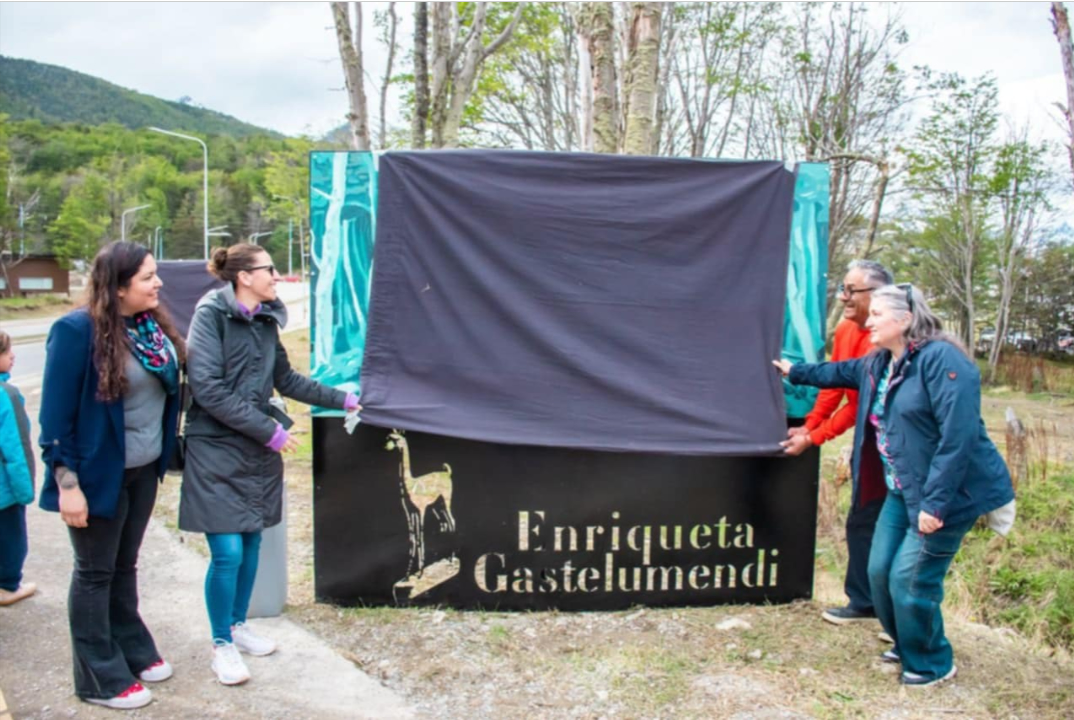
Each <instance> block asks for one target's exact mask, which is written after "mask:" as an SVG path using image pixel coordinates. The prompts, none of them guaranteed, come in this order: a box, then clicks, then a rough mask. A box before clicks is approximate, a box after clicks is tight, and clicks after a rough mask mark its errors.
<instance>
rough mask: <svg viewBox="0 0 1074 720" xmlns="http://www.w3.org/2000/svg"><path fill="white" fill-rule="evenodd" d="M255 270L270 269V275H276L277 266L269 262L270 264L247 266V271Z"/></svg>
mask: <svg viewBox="0 0 1074 720" xmlns="http://www.w3.org/2000/svg"><path fill="white" fill-rule="evenodd" d="M255 270H268V271H269V275H275V274H276V266H275V265H273V264H272V263H269V264H268V265H254V266H253V267H251V268H246V272H250V273H252V272H254V271H255Z"/></svg>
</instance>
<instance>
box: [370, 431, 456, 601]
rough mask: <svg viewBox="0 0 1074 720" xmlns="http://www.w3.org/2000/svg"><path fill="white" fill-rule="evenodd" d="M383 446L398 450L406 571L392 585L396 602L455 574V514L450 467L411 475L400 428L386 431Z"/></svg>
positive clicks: (406, 444)
mask: <svg viewBox="0 0 1074 720" xmlns="http://www.w3.org/2000/svg"><path fill="white" fill-rule="evenodd" d="M385 449H387V450H389V451H394V450H398V451H399V453H400V455H401V458H400V463H399V499H400V503H401V504H402V506H403V512H404V513H405V514H406V519H407V537H408V543H409V548H408V551H409V552H408V560H407V568H406V574H405V575H404V576H403V577H402V578H401V579H399V580H398V581H396V582H395V584H394V585H393V586H392V593H393V595H394V596H395V599H396V601H410V600H414V599H416V598H418V597H419V596H420V595H422V594H423V593H425V592H428V591H429V590H430V589H431V588H433V587H436V586H437V585H439V584H441V583H443V582H444V581H446V580H448V579H450V578H452V577H454V576H455V575H457V574H458V573H459V560H458V558H457V557H456V556H455V549H454V536H455V517H454V516H453V515H452V514H451V494H452V481H451V466H450V465H448V464H447V463H444V465H443V467H444V469H443V470H437V471H435V472H430V473H425V474H424V475H419V476H418V477H414V475H413V473H412V472H411V469H410V468H411V464H410V446H409V444H408V443H407V439H406V437H405V436H404V434H403V432H402V431H401V430H392V431H391V432H390V433H389V434H388V442H387V444H386V445H385Z"/></svg>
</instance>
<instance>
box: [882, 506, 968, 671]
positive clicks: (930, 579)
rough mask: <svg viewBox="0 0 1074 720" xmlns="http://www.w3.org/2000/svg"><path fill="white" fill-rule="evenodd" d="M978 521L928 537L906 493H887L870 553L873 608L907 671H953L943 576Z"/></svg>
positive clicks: (941, 529)
mask: <svg viewBox="0 0 1074 720" xmlns="http://www.w3.org/2000/svg"><path fill="white" fill-rule="evenodd" d="M974 522H975V520H970V521H967V522H962V523H958V524H956V525H944V527H942V528H940V529H939V530H937V531H936V532H934V533H931V534H929V535H924V534H922V533H921V532H919V531H918V529H917V522H916V518H915V521H914V524H913V525H911V524H910V519H909V518H908V517H907V515H906V501H905V500H904V499H903V496H902V495H901V494H896V493H893V492H892V493H888V497H887V499H886V500H885V501H884V507H883V508H882V509H881V510H880V517H879V518H878V519H877V521H876V533H875V534H874V535H873V549H872V552H871V553H870V554H869V584H870V586H871V587H872V592H873V606H874V607H875V608H876V616H877V618H879V619H880V624H881V625H882V626H883V627H884V631H885V632H886V633H887V634H888V635H890V636H891V637H892V638H893V639H894V640H895V652H897V653H899V657H900V658H902V669H903V671H904V672H913V673H917V674H918V675H922V676H924V677H926V678H929V679H930V680H932V679H936V678H939V677H943V676H944V675H946V674H947V673H948V672H950V671H951V667H952V665H953V664H954V653H953V651H952V650H951V643H949V642H948V641H947V637H946V635H944V626H943V615H942V614H941V613H940V604H941V603H942V602H943V579H944V576H945V575H946V574H947V569H948V568H949V567H950V566H951V561H952V560H953V559H954V557H955V553H956V552H958V548H959V546H960V545H961V544H962V538H963V537H964V536H965V535H966V533H967V532H969V530H970V528H972V527H973V524H974Z"/></svg>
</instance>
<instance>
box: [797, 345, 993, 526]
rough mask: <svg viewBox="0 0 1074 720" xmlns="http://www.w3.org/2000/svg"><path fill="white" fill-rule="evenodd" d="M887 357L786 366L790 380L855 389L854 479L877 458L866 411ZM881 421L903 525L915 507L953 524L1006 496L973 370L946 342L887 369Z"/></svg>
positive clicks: (918, 349) (911, 352)
mask: <svg viewBox="0 0 1074 720" xmlns="http://www.w3.org/2000/svg"><path fill="white" fill-rule="evenodd" d="M890 361H891V353H890V352H889V351H887V350H879V351H877V352H874V353H871V354H869V355H866V356H865V357H862V358H858V359H856V360H847V361H845V362H839V363H817V364H805V363H803V364H798V365H794V366H792V367H791V372H790V375H789V379H790V381H791V382H792V383H795V384H797V385H814V386H816V387H842V388H857V389H858V419H857V426H856V427H855V429H854V457H853V461H852V463H851V468H852V470H853V473H854V477H855V479H857V478H858V477H859V476H860V474H861V473H862V472H866V471H867V468H865V467H864V466H863V465H864V463H870V462H871V463H879V462H880V458H879V455H878V454H877V453H876V452H875V450H876V431H875V428H874V427H873V425H872V423H870V422H869V415H870V412H871V408H872V406H873V402H874V401H875V399H876V389H877V385H878V384H879V383H880V378H881V377H882V375H883V372H884V369H885V368H886V367H887V365H888V363H889V362H890ZM884 419H885V427H886V429H887V438H888V447H889V448H890V451H891V460H892V463H893V465H894V466H895V475H896V476H897V477H898V478H899V482H900V483H901V484H902V486H903V490H902V491H903V496H904V499H905V500H906V510H907V514H908V516H909V520H910V525H911V527H917V515H918V512H919V511H921V510H924V511H925V512H926V513H928V514H929V515H932V516H933V517H937V518H939V519H940V520H943V521H944V523H946V524H957V523H960V522H963V521H966V520H972V519H974V518H977V517H979V516H981V515H984V514H985V513H988V512H991V511H992V510H995V509H996V508H998V507H1002V506H1003V505H1006V504H1007V503H1008V502H1010V501H1011V500H1013V499H1014V490H1013V488H1012V486H1011V476H1010V474H1009V473H1008V471H1007V465H1006V463H1004V461H1003V458H1002V457H1001V456H1000V454H999V451H998V450H996V446H995V445H994V444H993V443H992V441H991V440H990V439H989V438H988V433H987V432H986V431H985V426H984V421H983V420H982V419H981V374H980V372H979V371H978V370H977V366H976V365H975V364H974V363H973V361H972V360H970V359H969V358H968V357H966V355H965V354H964V353H963V352H962V351H961V350H959V349H958V348H957V347H955V346H954V345H952V344H951V343H949V342H946V341H943V340H933V341H930V342H925V343H922V344H920V345H917V346H912V347H911V348H910V349H908V350H907V352H906V353H905V354H904V355H903V357H902V358H900V360H899V362H898V363H897V364H896V365H895V368H894V370H893V373H892V378H891V380H890V382H889V385H888V395H887V401H886V407H885V410H884ZM867 450H872V452H867ZM863 458H864V461H863ZM871 472H873V473H878V472H880V469H879V468H872V469H871Z"/></svg>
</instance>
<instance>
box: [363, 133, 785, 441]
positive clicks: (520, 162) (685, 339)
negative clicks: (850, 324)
mask: <svg viewBox="0 0 1074 720" xmlns="http://www.w3.org/2000/svg"><path fill="white" fill-rule="evenodd" d="M379 183H380V184H379V197H380V199H379V205H378V217H377V230H376V250H375V256H374V268H375V270H374V273H373V287H372V307H371V312H370V316H371V317H370V324H369V328H368V334H367V339H366V353H365V358H364V364H363V366H362V375H361V377H362V404H363V405H364V411H363V413H362V417H363V419H364V420H365V421H367V422H370V423H373V424H375V425H379V426H382V427H395V428H401V429H409V430H419V431H422V432H428V433H437V434H441V435H449V436H455V437H461V438H469V439H475V440H484V441H489V442H496V443H511V444H529V445H546V446H558V447H578V448H589V449H596V450H616V451H624V450H625V451H646V452H659V453H680V454H732V455H735V454H758V453H775V452H778V451H779V448H778V442H779V441H780V440H781V439H783V438H784V437H785V436H786V427H787V426H786V420H785V412H784V404H783V390H782V388H781V385H780V380H779V376H778V373H777V372H776V371H775V369H774V368H773V367H772V365H771V360H772V359H773V358H777V357H779V353H780V348H781V332H782V327H783V314H784V296H785V290H786V282H787V257H788V246H789V233H790V221H791V211H792V203H793V193H794V175H793V173H791V172H789V171H788V170H787V169H786V168H785V166H784V165H783V164H782V163H777V162H705V161H696V160H682V159H668V158H645V157H624V156H610V155H585V154H560V153H527V152H503V151H480V152H475V151H447V152H400V153H389V154H386V155H385V156H384V157H383V158H382V159H381V163H380V172H379Z"/></svg>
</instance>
